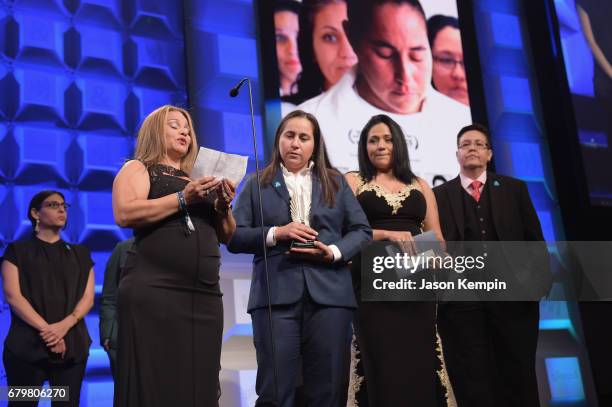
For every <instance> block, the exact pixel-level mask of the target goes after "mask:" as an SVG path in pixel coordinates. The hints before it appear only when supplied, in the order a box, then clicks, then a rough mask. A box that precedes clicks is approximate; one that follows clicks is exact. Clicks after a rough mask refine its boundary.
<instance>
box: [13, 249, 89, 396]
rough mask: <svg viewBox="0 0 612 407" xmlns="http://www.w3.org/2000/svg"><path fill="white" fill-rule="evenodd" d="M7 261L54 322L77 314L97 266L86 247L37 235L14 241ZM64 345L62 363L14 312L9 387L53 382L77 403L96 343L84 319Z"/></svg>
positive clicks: (29, 296)
mask: <svg viewBox="0 0 612 407" xmlns="http://www.w3.org/2000/svg"><path fill="white" fill-rule="evenodd" d="M4 260H6V261H8V262H10V263H12V264H14V265H15V266H16V267H17V269H18V271H19V286H20V290H21V294H22V295H23V296H24V297H25V299H26V300H27V301H28V302H29V303H30V305H31V306H32V308H34V310H35V311H36V312H37V313H38V314H39V315H40V316H41V317H42V318H43V319H44V320H45V321H46V322H47V323H50V324H51V323H55V322H59V321H61V320H62V319H64V318H65V317H66V316H67V315H69V314H70V313H71V312H73V311H74V308H75V307H76V305H77V303H78V302H79V300H80V299H81V298H82V297H83V294H84V293H85V288H86V287H87V280H88V278H89V273H90V270H91V268H92V266H93V261H92V260H91V256H90V253H89V250H88V249H87V248H86V247H84V246H80V245H71V244H68V243H66V242H65V241H63V240H61V239H60V240H58V241H57V242H55V243H47V242H45V241H43V240H40V239H38V238H36V237H33V238H32V239H29V240H22V241H19V242H15V243H11V244H10V245H9V246H8V247H7V249H6V251H5V253H4ZM64 341H65V343H66V354H65V355H64V358H63V359H62V358H61V356H60V355H58V354H55V353H53V352H50V351H49V348H48V347H47V346H46V345H45V343H44V342H43V340H42V339H41V338H40V335H39V333H38V331H37V330H36V329H34V328H33V327H32V326H30V325H29V324H27V323H26V322H24V321H23V320H22V319H21V318H20V317H18V316H17V315H16V314H14V313H13V312H12V311H11V326H10V328H9V332H8V334H7V336H6V340H5V342H4V354H3V361H4V367H5V370H6V373H7V383H8V384H9V385H13V386H16V385H21V386H24V385H28V386H41V385H42V383H43V382H44V381H45V380H49V381H50V383H51V385H53V386H66V385H68V386H70V400H71V401H70V403H66V405H75V406H76V405H78V404H79V394H80V387H81V381H82V379H83V374H84V371H85V363H86V361H87V357H88V356H89V346H90V345H91V338H90V337H89V333H88V332H87V326H86V325H85V320H81V321H79V322H78V323H77V324H76V325H75V326H74V327H72V328H71V329H70V330H69V331H68V333H67V334H66V336H65V337H64ZM17 404H18V405H21V404H19V403H17ZM36 404H37V403H32V405H36ZM24 405H25V404H24Z"/></svg>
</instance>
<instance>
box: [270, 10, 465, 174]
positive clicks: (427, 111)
mask: <svg viewBox="0 0 612 407" xmlns="http://www.w3.org/2000/svg"><path fill="white" fill-rule="evenodd" d="M258 8H259V13H258V14H259V18H260V21H259V37H260V38H259V47H260V53H261V55H262V64H261V69H262V71H263V72H262V73H263V78H264V82H265V83H264V88H265V89H266V91H265V109H266V114H265V117H266V123H265V124H266V128H267V132H266V134H267V139H266V143H267V144H268V146H267V147H268V151H269V148H270V146H271V144H272V143H273V134H274V129H275V128H276V126H277V125H278V123H279V121H280V119H281V118H282V117H283V115H285V114H287V113H288V112H290V111H291V110H294V109H302V110H305V111H307V112H309V113H312V114H314V115H315V117H317V119H318V120H319V123H320V125H321V129H322V132H323V136H324V139H325V143H326V146H327V151H328V154H329V156H330V159H331V162H332V164H333V165H334V166H335V167H336V168H338V169H339V170H340V171H341V172H347V171H353V170H357V169H358V162H357V142H358V140H359V136H360V133H361V130H362V128H363V127H364V125H365V124H366V123H367V121H368V120H369V119H370V118H371V117H372V116H374V115H377V114H386V115H388V116H390V117H391V118H393V119H394V120H395V121H397V122H398V123H399V124H400V126H401V127H402V129H403V131H404V134H405V137H406V142H407V145H408V149H409V154H410V163H411V166H412V169H413V171H414V172H415V173H416V174H417V175H418V176H420V177H422V178H424V179H425V180H426V181H427V182H428V183H429V184H430V185H437V184H439V183H441V182H444V181H447V180H450V179H452V178H454V177H456V176H457V174H458V173H459V166H458V163H457V159H456V155H455V153H456V151H457V147H456V136H457V132H458V131H459V129H461V127H463V126H465V125H468V124H470V123H471V122H472V116H471V112H470V98H469V93H468V88H467V78H466V73H465V71H466V70H465V66H464V58H463V46H462V42H461V31H460V29H459V27H460V25H459V22H458V20H457V18H458V17H457V16H458V13H457V3H456V1H455V0H423V1H421V2H418V1H414V0H412V1H408V0H406V1H403V2H402V1H397V0H395V1H389V2H384V1H380V0H348V1H343V0H303V1H291V0H260V1H259V3H258ZM419 8H421V10H422V12H421V10H420V9H419ZM422 13H424V16H423V14H422ZM349 20H350V21H349ZM271 31H273V32H271Z"/></svg>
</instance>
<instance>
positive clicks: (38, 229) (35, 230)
mask: <svg viewBox="0 0 612 407" xmlns="http://www.w3.org/2000/svg"><path fill="white" fill-rule="evenodd" d="M39 223H40V220H38V219H36V225H35V226H34V232H36V233H38V232H40V228H39V227H38V224H39Z"/></svg>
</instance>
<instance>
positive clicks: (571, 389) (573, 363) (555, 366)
mask: <svg viewBox="0 0 612 407" xmlns="http://www.w3.org/2000/svg"><path fill="white" fill-rule="evenodd" d="M546 371H547V373H548V378H549V386H550V395H551V400H550V401H551V402H576V401H581V400H584V386H583V385H582V376H581V375H580V363H579V361H578V358H577V357H559V358H547V359H546Z"/></svg>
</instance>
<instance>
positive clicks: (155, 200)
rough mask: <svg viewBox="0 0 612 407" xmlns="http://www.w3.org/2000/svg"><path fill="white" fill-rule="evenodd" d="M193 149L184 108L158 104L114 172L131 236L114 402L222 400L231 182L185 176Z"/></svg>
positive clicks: (116, 206)
mask: <svg viewBox="0 0 612 407" xmlns="http://www.w3.org/2000/svg"><path fill="white" fill-rule="evenodd" d="M197 152H198V146H197V142H196V136H195V134H194V133H193V126H192V121H191V118H190V116H189V114H188V113H187V112H186V111H185V110H183V109H180V108H177V107H173V106H168V105H167V106H162V107H160V108H158V109H157V110H155V111H154V112H153V113H151V114H150V115H149V116H148V117H147V118H146V119H145V120H144V122H143V124H142V127H141V128H140V131H139V133H138V141H137V145H136V152H135V158H136V159H135V160H132V161H128V162H127V163H126V164H125V165H124V166H123V168H122V169H121V171H120V172H119V173H118V174H117V177H116V178H115V182H114V185H113V210H114V213H115V219H116V221H117V223H118V224H119V225H120V226H122V227H132V228H134V235H135V237H136V240H135V243H134V245H133V247H132V249H131V250H130V251H129V252H128V255H127V258H126V264H125V267H124V271H123V275H122V277H121V281H120V283H119V294H118V308H119V314H118V320H119V336H118V339H119V340H118V377H117V384H116V388H115V406H129V407H138V406H146V407H154V406H169V405H178V406H206V407H209V406H217V405H218V398H219V395H220V391H219V369H220V355H221V338H222V331H223V308H222V302H221V291H220V289H219V265H220V253H219V242H223V243H225V242H227V241H228V240H229V238H230V237H231V235H232V234H233V232H234V230H235V228H236V224H235V222H234V218H233V215H232V211H231V208H230V206H229V204H230V202H231V200H232V199H233V197H234V195H235V188H234V185H232V184H231V183H230V182H229V181H226V180H223V181H219V180H216V179H214V178H213V177H204V178H202V179H199V180H191V179H190V178H189V172H190V170H191V168H192V166H193V164H194V162H195V158H196V155H197ZM211 192H212V194H211ZM213 197H214V198H213Z"/></svg>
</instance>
